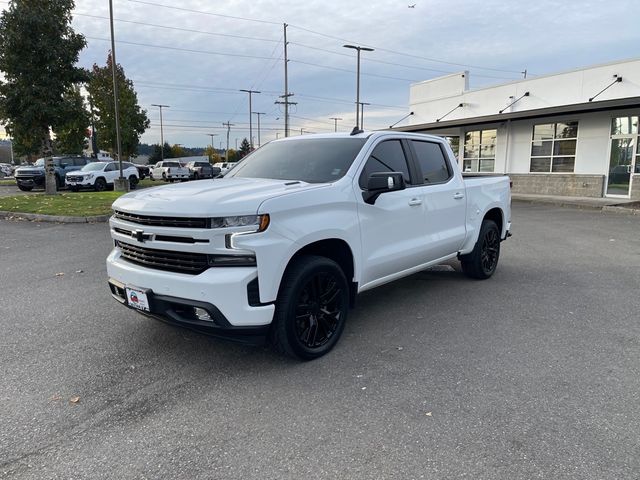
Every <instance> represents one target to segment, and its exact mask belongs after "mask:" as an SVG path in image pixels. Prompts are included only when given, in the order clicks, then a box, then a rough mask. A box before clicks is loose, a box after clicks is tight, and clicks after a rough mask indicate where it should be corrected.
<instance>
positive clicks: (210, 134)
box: [207, 133, 218, 150]
mask: <svg viewBox="0 0 640 480" xmlns="http://www.w3.org/2000/svg"><path fill="white" fill-rule="evenodd" d="M207 135H209V136H210V137H211V150H215V148H214V147H213V137H217V136H218V134H217V133H207Z"/></svg>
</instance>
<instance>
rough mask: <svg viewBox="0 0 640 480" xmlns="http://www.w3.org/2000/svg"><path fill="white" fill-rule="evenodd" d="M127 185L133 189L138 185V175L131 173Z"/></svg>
mask: <svg viewBox="0 0 640 480" xmlns="http://www.w3.org/2000/svg"><path fill="white" fill-rule="evenodd" d="M129 186H130V187H131V188H132V189H133V190H135V188H136V187H137V186H138V177H136V176H135V175H131V176H130V177H129Z"/></svg>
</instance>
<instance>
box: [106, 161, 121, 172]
mask: <svg viewBox="0 0 640 480" xmlns="http://www.w3.org/2000/svg"><path fill="white" fill-rule="evenodd" d="M115 170H119V168H118V167H116V164H115V163H110V164H109V165H107V166H106V168H105V169H104V171H105V172H113V171H115Z"/></svg>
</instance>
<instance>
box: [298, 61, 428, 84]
mask: <svg viewBox="0 0 640 480" xmlns="http://www.w3.org/2000/svg"><path fill="white" fill-rule="evenodd" d="M289 61H290V62H291V63H300V64H302V65H308V66H310V67H318V68H326V69H329V70H337V71H339V72H347V73H356V72H354V71H353V70H348V69H346V68H339V67H330V66H328V65H320V64H319V63H309V62H303V61H301V60H289ZM360 75H366V76H368V77H377V78H387V79H389V80H398V81H401V82H409V83H411V82H414V83H415V82H418V81H419V80H415V79H414V80H411V79H408V78H398V77H389V76H387V75H378V74H377V73H363V72H360Z"/></svg>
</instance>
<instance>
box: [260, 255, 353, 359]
mask: <svg viewBox="0 0 640 480" xmlns="http://www.w3.org/2000/svg"><path fill="white" fill-rule="evenodd" d="M348 310H349V286H348V283H347V280H346V278H345V275H344V273H343V271H342V269H341V268H340V266H339V265H338V264H337V263H335V262H334V261H333V260H330V259H328V258H325V257H319V256H312V255H305V256H301V257H299V258H297V259H295V260H294V261H293V263H292V265H290V266H289V268H288V269H287V272H286V273H285V276H284V278H283V282H282V285H281V288H280V292H279V294H278V299H277V301H276V313H275V316H274V325H273V327H272V336H273V340H274V345H275V347H276V349H278V350H279V351H280V352H282V353H286V354H288V355H290V356H293V357H297V358H299V359H302V360H313V359H315V358H318V357H321V356H322V355H324V354H326V353H327V352H329V351H330V350H331V349H332V348H333V347H334V346H335V344H336V343H337V342H338V339H339V338H340V335H341V334H342V332H343V330H344V327H345V324H346V320H347V313H348Z"/></svg>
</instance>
